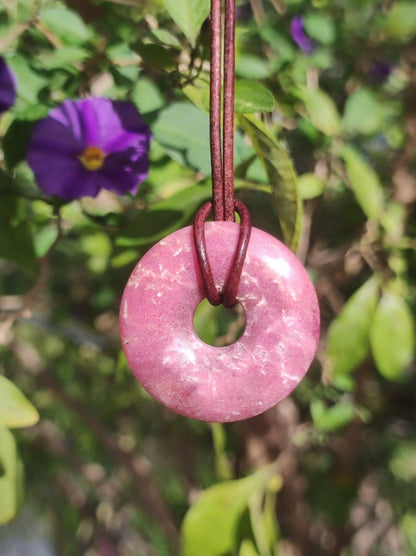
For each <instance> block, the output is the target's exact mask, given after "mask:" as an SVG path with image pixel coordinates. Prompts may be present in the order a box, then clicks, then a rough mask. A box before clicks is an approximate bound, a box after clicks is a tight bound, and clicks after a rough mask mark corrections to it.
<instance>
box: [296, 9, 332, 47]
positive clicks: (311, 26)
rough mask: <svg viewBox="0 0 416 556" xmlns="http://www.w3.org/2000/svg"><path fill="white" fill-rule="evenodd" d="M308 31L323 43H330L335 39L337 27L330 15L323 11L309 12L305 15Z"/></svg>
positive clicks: (306, 29) (313, 37) (312, 36)
mask: <svg viewBox="0 0 416 556" xmlns="http://www.w3.org/2000/svg"><path fill="white" fill-rule="evenodd" d="M304 25H305V31H306V33H307V34H308V35H309V36H310V37H311V38H312V39H315V40H317V41H318V42H320V43H321V44H325V45H330V44H332V43H333V42H334V41H335V38H336V28H335V25H334V22H333V21H332V19H330V17H329V16H328V15H326V14H325V13H322V12H312V13H308V14H306V15H305V17H304Z"/></svg>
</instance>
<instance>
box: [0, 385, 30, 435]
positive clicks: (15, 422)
mask: <svg viewBox="0 0 416 556" xmlns="http://www.w3.org/2000/svg"><path fill="white" fill-rule="evenodd" d="M38 421H39V414H38V412H37V410H36V409H35V407H34V406H33V405H32V404H31V403H30V402H29V400H28V399H27V398H26V397H25V396H24V394H22V392H21V391H20V390H19V389H18V388H16V386H15V385H14V384H13V383H12V382H10V380H8V379H7V378H6V377H4V376H2V375H0V427H7V428H10V429H13V428H16V427H30V426H32V425H34V424H35V423H37V422H38Z"/></svg>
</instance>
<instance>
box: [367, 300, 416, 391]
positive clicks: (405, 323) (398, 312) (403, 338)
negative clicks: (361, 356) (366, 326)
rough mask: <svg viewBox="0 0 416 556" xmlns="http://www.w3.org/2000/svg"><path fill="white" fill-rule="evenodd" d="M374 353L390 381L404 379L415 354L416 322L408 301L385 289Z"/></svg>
mask: <svg viewBox="0 0 416 556" xmlns="http://www.w3.org/2000/svg"><path fill="white" fill-rule="evenodd" d="M370 341H371V350H372V354H373V357H374V361H375V363H376V365H377V368H378V370H379V372H380V373H381V374H382V375H383V376H384V378H386V379H387V380H399V381H400V380H403V379H404V378H405V377H406V370H407V367H408V365H409V364H410V363H411V361H412V359H413V358H414V354H415V323H414V319H413V315H412V313H411V311H410V308H409V306H408V305H407V303H406V301H405V300H404V299H403V297H401V296H400V295H397V294H396V293H393V292H392V291H389V290H384V291H383V295H382V297H381V300H380V302H379V304H378V306H377V310H376V312H375V315H374V319H373V322H372V325H371V333H370Z"/></svg>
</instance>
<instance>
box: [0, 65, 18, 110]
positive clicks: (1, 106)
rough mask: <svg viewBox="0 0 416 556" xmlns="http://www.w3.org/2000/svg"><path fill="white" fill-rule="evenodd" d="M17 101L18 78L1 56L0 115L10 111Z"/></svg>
mask: <svg viewBox="0 0 416 556" xmlns="http://www.w3.org/2000/svg"><path fill="white" fill-rule="evenodd" d="M15 100H16V78H15V76H14V74H13V72H12V70H11V69H10V68H9V66H8V65H7V64H6V62H5V61H4V58H2V57H1V56H0V114H1V113H2V112H5V111H6V110H8V109H9V108H10V107H11V106H12V105H13V104H14V102H15Z"/></svg>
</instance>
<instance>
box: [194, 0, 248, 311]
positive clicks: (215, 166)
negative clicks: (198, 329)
mask: <svg viewBox="0 0 416 556" xmlns="http://www.w3.org/2000/svg"><path fill="white" fill-rule="evenodd" d="M221 34H222V23H221V0H211V60H210V61H211V69H210V146H211V168H212V201H209V202H208V203H206V204H205V205H203V206H202V207H201V208H200V209H199V211H198V212H197V214H196V217H195V222H194V240H195V248H196V253H197V259H198V264H199V268H200V271H201V276H202V279H203V282H204V286H205V293H206V296H207V299H208V301H209V302H210V303H211V304H212V305H220V304H221V303H223V304H224V305H225V306H226V307H233V306H234V305H235V304H236V302H237V298H236V296H237V290H238V284H239V281H240V277H241V272H242V270H243V265H244V259H245V256H246V252H247V246H248V242H249V239H250V233H251V218H250V214H249V212H248V210H247V208H246V207H245V206H244V205H243V203H241V202H240V201H237V200H236V199H234V74H235V0H225V31H224V101H223V134H222V144H221V84H222V71H221V66H222V55H221V42H222V41H221ZM211 212H213V215H214V220H225V221H230V222H234V220H235V218H234V214H235V212H237V214H239V216H240V236H239V239H238V243H237V248H236V252H235V255H234V260H233V264H232V267H231V271H230V274H229V276H228V278H227V280H226V283H225V286H224V288H223V291H222V292H219V291H218V290H217V288H216V286H215V282H214V278H213V275H212V271H211V266H210V264H209V260H208V254H207V249H206V243H205V231H204V224H205V221H206V219H207V217H208V216H209V214H210V213H211Z"/></svg>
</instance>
